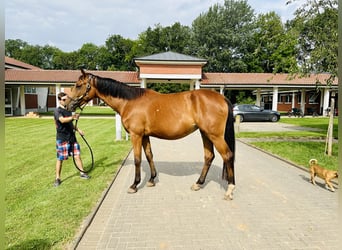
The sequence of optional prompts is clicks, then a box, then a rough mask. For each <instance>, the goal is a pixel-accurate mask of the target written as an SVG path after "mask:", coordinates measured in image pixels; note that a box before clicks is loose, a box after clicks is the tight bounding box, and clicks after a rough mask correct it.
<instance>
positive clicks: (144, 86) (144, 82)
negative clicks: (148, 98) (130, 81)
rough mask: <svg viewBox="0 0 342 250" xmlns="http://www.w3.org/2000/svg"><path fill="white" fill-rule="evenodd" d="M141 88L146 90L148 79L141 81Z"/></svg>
mask: <svg viewBox="0 0 342 250" xmlns="http://www.w3.org/2000/svg"><path fill="white" fill-rule="evenodd" d="M140 88H143V89H146V78H142V79H141V82H140Z"/></svg>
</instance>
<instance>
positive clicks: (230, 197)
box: [224, 194, 233, 201]
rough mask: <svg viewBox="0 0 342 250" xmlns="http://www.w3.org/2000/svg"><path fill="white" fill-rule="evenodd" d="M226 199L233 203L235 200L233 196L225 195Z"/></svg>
mask: <svg viewBox="0 0 342 250" xmlns="http://www.w3.org/2000/svg"><path fill="white" fill-rule="evenodd" d="M224 199H225V200H227V201H231V200H232V199H233V195H231V194H229V195H225V196H224Z"/></svg>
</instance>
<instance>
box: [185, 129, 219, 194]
mask: <svg viewBox="0 0 342 250" xmlns="http://www.w3.org/2000/svg"><path fill="white" fill-rule="evenodd" d="M201 136H202V141H203V148H204V165H203V169H202V172H201V175H200V177H199V178H198V180H197V182H196V183H195V184H193V185H192V186H191V189H192V190H194V191H197V190H200V188H201V186H200V185H203V184H204V182H205V179H206V177H207V174H208V171H209V168H210V166H211V163H212V162H213V160H214V158H215V154H214V146H213V143H212V142H211V141H210V140H209V139H208V137H207V136H206V135H205V134H204V132H202V131H201Z"/></svg>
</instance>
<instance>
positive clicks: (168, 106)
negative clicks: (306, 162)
mask: <svg viewBox="0 0 342 250" xmlns="http://www.w3.org/2000/svg"><path fill="white" fill-rule="evenodd" d="M81 72H82V75H81V76H80V77H79V79H78V81H77V82H76V83H75V85H74V87H73V88H72V90H71V93H70V95H69V99H68V100H67V101H66V105H67V109H68V110H70V111H75V110H76V108H78V107H83V106H85V105H86V104H87V103H88V102H89V101H90V100H92V99H93V98H95V97H98V98H100V99H101V100H103V101H104V102H105V103H106V104H107V105H108V106H110V107H111V108H112V109H113V110H114V111H116V112H117V113H119V114H120V116H121V120H122V124H123V127H124V128H125V130H126V131H127V132H128V133H129V134H130V138H131V142H132V146H133V152H134V165H135V178H134V182H133V184H132V185H131V186H130V188H129V189H128V193H135V192H137V191H138V188H137V186H138V184H139V183H140V181H141V173H140V171H141V151H142V150H141V149H142V148H143V149H144V152H145V155H146V159H147V161H148V163H149V166H150V170H151V177H150V179H149V181H148V182H147V186H150V187H152V186H155V182H154V179H155V177H156V176H157V171H156V168H155V165H154V162H153V154H152V150H151V143H150V138H149V137H150V136H153V137H157V138H160V139H167V140H173V139H179V138H182V137H185V136H187V135H189V134H191V133H192V132H194V131H195V130H197V129H199V131H200V133H201V137H202V141H203V148H204V165H203V169H202V172H201V175H200V177H199V179H198V180H197V182H196V183H194V184H193V185H192V187H191V189H192V190H195V191H197V190H199V189H200V188H201V185H202V184H204V182H205V179H206V176H207V173H208V171H209V168H210V166H211V163H212V161H213V159H214V157H215V154H214V146H215V148H216V150H217V151H218V152H219V153H220V155H221V157H222V159H223V170H222V178H223V179H225V180H227V181H228V187H227V191H226V193H225V196H224V198H225V199H227V200H228V199H233V190H234V189H235V176H234V158H235V133H234V117H233V112H232V104H231V102H230V101H229V100H228V99H226V98H225V97H224V96H222V95H221V94H219V93H217V92H215V91H212V90H204V89H199V90H192V91H184V92H180V93H174V94H161V93H158V92H155V91H153V90H151V89H145V88H136V87H131V86H128V85H126V84H124V83H122V82H118V81H115V80H113V79H109V78H102V77H100V76H96V75H94V74H91V73H88V72H87V73H86V72H85V71H84V70H81Z"/></svg>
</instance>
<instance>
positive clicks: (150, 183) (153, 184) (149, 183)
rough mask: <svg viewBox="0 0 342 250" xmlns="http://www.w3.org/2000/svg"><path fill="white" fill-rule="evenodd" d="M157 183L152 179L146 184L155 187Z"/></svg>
mask: <svg viewBox="0 0 342 250" xmlns="http://www.w3.org/2000/svg"><path fill="white" fill-rule="evenodd" d="M155 185H156V184H155V183H154V182H151V181H148V182H147V183H146V186H147V187H154V186H155Z"/></svg>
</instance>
